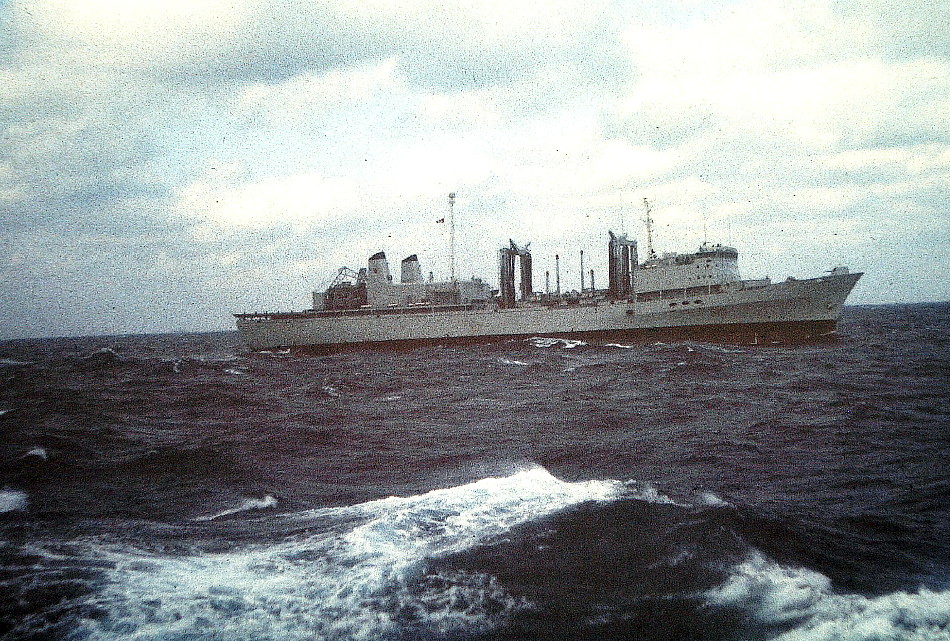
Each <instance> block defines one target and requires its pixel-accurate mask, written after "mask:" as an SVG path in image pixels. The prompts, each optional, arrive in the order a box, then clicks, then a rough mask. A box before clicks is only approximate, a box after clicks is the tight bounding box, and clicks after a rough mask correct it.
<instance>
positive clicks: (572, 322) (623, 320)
mask: <svg viewBox="0 0 950 641" xmlns="http://www.w3.org/2000/svg"><path fill="white" fill-rule="evenodd" d="M860 277H861V274H833V275H831V276H825V277H822V278H814V279H808V280H792V279H790V280H788V281H785V282H782V283H774V284H768V285H763V286H749V285H748V284H742V283H739V284H735V285H734V286H733V287H731V288H727V289H725V290H724V291H719V292H712V291H709V292H703V293H698V294H697V293H696V292H695V291H691V292H690V293H689V296H686V295H685V294H683V295H681V294H679V293H666V294H665V295H664V296H663V297H658V298H655V299H654V300H649V301H630V302H628V301H613V302H610V301H600V302H598V303H596V304H595V303H593V302H590V303H587V304H585V303H584V302H581V303H579V304H573V305H567V304H559V305H527V306H520V307H515V308H511V309H466V310H444V309H443V310H437V309H433V310H431V311H427V310H424V309H418V308H417V309H414V310H412V311H411V312H408V311H407V312H406V313H399V310H360V311H358V312H353V313H340V314H327V313H298V314H239V315H237V327H238V330H239V332H240V333H241V336H242V338H243V340H244V341H245V343H247V345H248V347H250V348H251V349H253V350H264V349H278V348H288V347H290V348H306V349H309V350H316V351H334V350H338V349H345V348H351V347H357V346H363V347H369V346H381V345H390V346H400V345H415V344H419V343H433V342H434V343H447V342H471V341H480V340H491V339H497V338H518V337H527V336H538V335H543V336H556V337H569V338H578V339H589V338H599V339H611V338H616V339H617V340H642V339H647V340H682V339H696V340H706V339H714V338H726V339H729V340H734V341H737V342H742V343H751V344H754V343H760V344H768V343H771V342H775V341H786V340H811V339H816V338H820V337H822V336H823V335H827V334H829V333H831V332H833V331H834V328H835V323H836V322H837V320H838V317H839V316H840V314H841V308H842V306H843V304H844V301H845V299H846V298H847V296H848V294H849V293H850V292H851V290H852V288H853V287H854V285H855V284H856V283H857V281H858V279H859V278H860Z"/></svg>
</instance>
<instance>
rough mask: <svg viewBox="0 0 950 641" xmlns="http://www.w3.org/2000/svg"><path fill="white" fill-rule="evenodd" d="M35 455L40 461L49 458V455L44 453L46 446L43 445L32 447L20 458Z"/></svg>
mask: <svg viewBox="0 0 950 641" xmlns="http://www.w3.org/2000/svg"><path fill="white" fill-rule="evenodd" d="M31 457H36V458H38V459H40V460H41V461H46V460H48V459H49V455H48V454H47V453H46V448H43V447H34V448H33V449H32V450H30V451H29V452H27V453H26V454H24V455H23V456H21V457H20V458H22V459H26V458H31Z"/></svg>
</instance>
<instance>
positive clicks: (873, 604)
mask: <svg viewBox="0 0 950 641" xmlns="http://www.w3.org/2000/svg"><path fill="white" fill-rule="evenodd" d="M839 333H840V338H839V339H838V340H837V341H835V342H831V343H828V344H818V345H798V346H771V347H764V348H763V347H737V346H731V345H719V344H711V343H676V344H647V345H643V344H627V345H619V344H593V343H592V344H578V343H574V342H569V341H567V342H566V341H556V340H552V339H532V340H528V341H520V340H519V341H498V342H494V343H489V344H483V345H475V346H446V347H438V346H433V347H423V348H419V349H412V350H400V351H385V352H380V351H376V352H357V353H349V354H342V355H336V356H323V357H315V356H303V355H293V354H284V353H249V352H247V351H246V350H245V349H244V348H243V347H242V346H241V345H240V342H239V340H238V337H237V335H236V334H233V333H224V334H200V335H185V336H141V337H119V338H88V339H85V338H84V339H55V340H40V341H20V342H8V343H3V344H0V412H2V414H0V433H2V440H0V465H2V467H0V636H2V637H3V638H11V639H19V638H34V639H47V638H51V639H59V638H62V639H400V640H401V639H453V640H454V639H493V640H494V639H565V638H567V639H646V640H650V639H657V640H659V639H671V640H672V639H710V640H714V639H737V640H738V639H787V640H798V639H809V640H819V639H868V640H870V639H875V640H884V639H920V640H925V639H926V640H932V639H950V463H948V461H950V393H948V392H950V351H948V347H950V304H939V305H914V306H886V307H860V308H848V309H846V310H845V315H844V317H843V319H842V321H841V323H840V325H839Z"/></svg>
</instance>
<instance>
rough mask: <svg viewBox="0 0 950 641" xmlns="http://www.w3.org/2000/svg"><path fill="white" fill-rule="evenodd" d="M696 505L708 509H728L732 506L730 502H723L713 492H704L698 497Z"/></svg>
mask: <svg viewBox="0 0 950 641" xmlns="http://www.w3.org/2000/svg"><path fill="white" fill-rule="evenodd" d="M696 504H697V505H704V506H706V507H727V506H729V505H730V503H729V502H728V501H723V500H722V499H721V498H719V497H718V496H716V495H715V494H713V493H712V492H702V493H701V494H700V495H699V496H698V497H696Z"/></svg>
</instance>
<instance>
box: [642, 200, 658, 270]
mask: <svg viewBox="0 0 950 641" xmlns="http://www.w3.org/2000/svg"><path fill="white" fill-rule="evenodd" d="M643 209H644V210H646V218H644V219H643V222H645V223H646V224H647V258H656V252H655V251H653V218H651V217H650V212H651V211H653V204H652V203H651V202H650V201H649V199H647V198H644V199H643Z"/></svg>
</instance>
